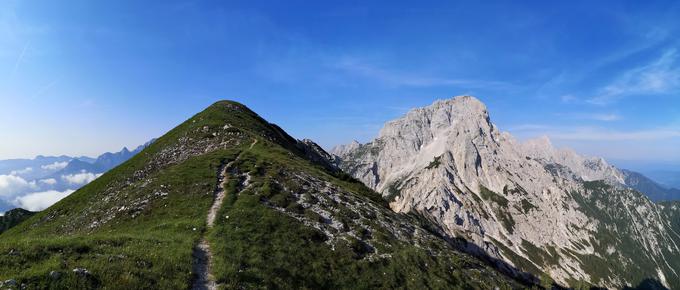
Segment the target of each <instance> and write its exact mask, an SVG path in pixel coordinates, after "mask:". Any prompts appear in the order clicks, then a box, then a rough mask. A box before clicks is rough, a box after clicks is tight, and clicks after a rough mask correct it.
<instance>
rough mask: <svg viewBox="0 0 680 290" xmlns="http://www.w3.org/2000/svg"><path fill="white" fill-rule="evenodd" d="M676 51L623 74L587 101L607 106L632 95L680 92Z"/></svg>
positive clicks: (672, 50)
mask: <svg viewBox="0 0 680 290" xmlns="http://www.w3.org/2000/svg"><path fill="white" fill-rule="evenodd" d="M677 58H678V56H677V51H676V50H675V49H671V50H669V51H666V52H665V53H664V54H663V55H661V57H659V58H658V59H657V60H656V61H654V62H652V63H650V64H647V65H643V66H640V67H636V68H633V69H630V70H628V71H626V72H624V73H623V74H622V75H621V76H619V77H618V78H617V79H616V80H614V81H613V82H612V83H610V84H609V85H607V86H605V87H603V88H601V89H600V90H599V93H598V94H597V95H596V96H595V97H593V98H590V99H588V100H587V102H588V103H590V104H594V105H607V104H611V103H613V102H616V101H618V100H620V99H621V98H624V97H628V96H633V95H659V94H668V93H673V92H678V91H680V68H678V64H677Z"/></svg>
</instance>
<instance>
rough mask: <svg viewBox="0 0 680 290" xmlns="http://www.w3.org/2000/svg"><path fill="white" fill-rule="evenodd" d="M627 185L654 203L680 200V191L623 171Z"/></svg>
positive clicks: (631, 172)
mask: <svg viewBox="0 0 680 290" xmlns="http://www.w3.org/2000/svg"><path fill="white" fill-rule="evenodd" d="M621 171H622V172H623V174H624V176H625V184H626V185H628V186H630V187H632V188H634V189H636V190H638V191H640V192H642V193H644V194H645V195H647V197H649V199H651V200H652V201H654V202H659V201H674V200H680V189H677V188H670V187H667V186H664V185H661V184H659V183H657V182H656V181H654V180H652V179H650V178H648V177H646V176H644V175H642V174H641V173H638V172H635V171H630V170H626V169H623V170H621Z"/></svg>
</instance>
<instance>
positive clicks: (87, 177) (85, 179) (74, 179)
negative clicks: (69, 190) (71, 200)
mask: <svg viewBox="0 0 680 290" xmlns="http://www.w3.org/2000/svg"><path fill="white" fill-rule="evenodd" d="M99 176H101V173H100V174H94V173H91V172H86V171H84V170H83V171H81V172H80V173H76V174H68V175H62V176H61V178H62V179H63V180H64V181H66V182H68V183H69V184H80V185H82V184H88V183H90V182H92V181H93V180H95V179H97V177H99Z"/></svg>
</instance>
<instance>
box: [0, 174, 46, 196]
mask: <svg viewBox="0 0 680 290" xmlns="http://www.w3.org/2000/svg"><path fill="white" fill-rule="evenodd" d="M35 189H37V185H36V184H35V181H31V182H28V181H26V180H25V179H23V178H21V177H19V176H16V175H0V197H11V196H16V195H18V194H20V193H22V192H26V191H27V190H35Z"/></svg>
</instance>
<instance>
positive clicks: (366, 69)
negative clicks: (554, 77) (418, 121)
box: [331, 58, 513, 89]
mask: <svg viewBox="0 0 680 290" xmlns="http://www.w3.org/2000/svg"><path fill="white" fill-rule="evenodd" d="M331 67H333V68H335V69H339V70H342V71H345V72H348V73H350V74H353V75H357V76H361V77H365V78H370V79H374V80H378V81H380V82H383V83H386V84H389V85H394V86H406V87H434V86H457V87H467V88H474V89H477V88H487V89H488V88H495V89H500V88H510V87H513V85H512V84H510V83H507V82H502V81H488V80H475V79H465V78H442V77H427V76H416V75H412V74H405V73H401V72H398V71H393V70H387V69H384V68H380V67H377V66H374V65H371V64H368V63H365V62H362V61H359V60H357V59H355V58H344V59H342V60H340V61H338V62H336V63H334V64H332V65H331Z"/></svg>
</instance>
